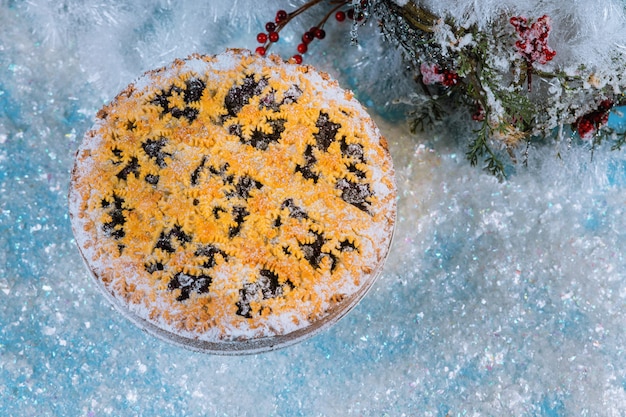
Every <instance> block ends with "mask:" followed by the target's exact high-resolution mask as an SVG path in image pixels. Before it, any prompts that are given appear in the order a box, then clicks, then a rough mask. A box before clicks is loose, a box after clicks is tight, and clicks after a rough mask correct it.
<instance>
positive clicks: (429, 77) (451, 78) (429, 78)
mask: <svg viewBox="0 0 626 417" xmlns="http://www.w3.org/2000/svg"><path fill="white" fill-rule="evenodd" d="M420 72H421V74H422V82H423V83H424V84H425V85H431V84H442V85H444V86H446V87H452V86H453V85H456V84H457V83H458V82H459V75H458V74H457V73H456V72H454V71H452V70H448V69H444V70H442V69H441V68H439V65H437V64H426V63H423V64H422V65H420Z"/></svg>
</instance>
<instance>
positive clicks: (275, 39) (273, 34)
mask: <svg viewBox="0 0 626 417" xmlns="http://www.w3.org/2000/svg"><path fill="white" fill-rule="evenodd" d="M278 38H279V36H278V32H271V33H270V42H278Z"/></svg>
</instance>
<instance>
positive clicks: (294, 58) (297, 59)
mask: <svg viewBox="0 0 626 417" xmlns="http://www.w3.org/2000/svg"><path fill="white" fill-rule="evenodd" d="M293 60H294V61H296V64H302V55H294V56H293Z"/></svg>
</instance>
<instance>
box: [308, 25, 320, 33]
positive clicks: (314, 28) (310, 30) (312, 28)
mask: <svg viewBox="0 0 626 417" xmlns="http://www.w3.org/2000/svg"><path fill="white" fill-rule="evenodd" d="M318 29H319V28H318V27H317V26H313V27H311V29H309V33H311V34H313V35H315V32H317V30H318Z"/></svg>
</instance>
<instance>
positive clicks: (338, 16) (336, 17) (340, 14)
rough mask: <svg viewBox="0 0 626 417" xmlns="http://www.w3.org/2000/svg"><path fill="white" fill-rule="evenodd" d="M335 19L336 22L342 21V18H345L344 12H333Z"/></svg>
mask: <svg viewBox="0 0 626 417" xmlns="http://www.w3.org/2000/svg"><path fill="white" fill-rule="evenodd" d="M335 19H337V21H338V22H343V21H344V20H346V13H345V12H344V11H341V10H339V11H338V12H337V13H335Z"/></svg>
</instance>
